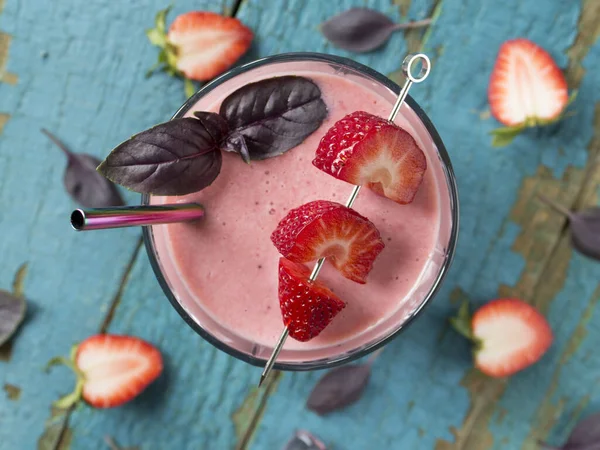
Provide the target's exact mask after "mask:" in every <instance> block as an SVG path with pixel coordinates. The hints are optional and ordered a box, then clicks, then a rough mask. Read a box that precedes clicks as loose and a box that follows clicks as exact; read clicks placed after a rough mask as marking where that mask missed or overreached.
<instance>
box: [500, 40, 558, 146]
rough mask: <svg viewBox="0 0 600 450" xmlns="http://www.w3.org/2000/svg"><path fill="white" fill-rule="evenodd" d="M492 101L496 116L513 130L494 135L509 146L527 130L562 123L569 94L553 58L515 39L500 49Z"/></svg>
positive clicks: (532, 44) (508, 129)
mask: <svg viewBox="0 0 600 450" xmlns="http://www.w3.org/2000/svg"><path fill="white" fill-rule="evenodd" d="M488 100H489V103H490V109H491V112H492V115H493V116H494V117H495V118H496V119H497V120H498V121H499V122H501V123H503V124H504V125H506V126H507V127H509V128H505V129H500V130H497V131H495V132H494V134H496V136H497V139H501V138H503V139H505V140H507V142H506V143H508V142H510V140H512V138H514V137H515V136H516V135H517V134H518V133H519V132H520V131H522V130H523V129H524V128H526V127H533V126H539V125H545V124H548V123H551V122H553V121H555V120H558V119H559V118H560V116H561V113H562V112H563V110H564V109H565V107H566V106H567V104H568V102H569V94H568V88H567V82H566V80H565V77H564V75H563V73H562V71H561V70H560V68H559V67H558V66H557V65H556V63H555V62H554V60H553V59H552V56H550V54H549V53H548V52H546V51H545V50H544V49H543V48H541V47H540V46H538V45H536V44H535V43H533V42H531V41H529V40H527V39H514V40H511V41H506V42H505V43H504V44H502V46H501V47H500V51H499V52H498V57H497V59H496V64H495V65H494V69H493V71H492V76H491V78H490V84H489V87H488ZM501 142H502V143H505V142H504V141H501Z"/></svg>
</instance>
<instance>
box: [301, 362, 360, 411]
mask: <svg viewBox="0 0 600 450" xmlns="http://www.w3.org/2000/svg"><path fill="white" fill-rule="evenodd" d="M370 376H371V365H370V364H369V363H367V364H355V365H351V366H342V367H338V368H336V369H332V370H331V371H329V372H328V373H326V374H325V375H324V376H323V377H322V378H321V379H320V380H319V381H318V382H317V384H316V386H315V387H314V389H313V391H312V392H311V393H310V396H309V397H308V400H307V401H306V407H307V408H308V409H310V410H311V411H314V412H316V413H317V414H319V415H324V414H328V413H330V412H332V411H336V410H338V409H342V408H345V407H346V406H349V405H351V404H352V403H354V402H356V401H357V400H358V399H359V398H360V397H361V396H362V393H363V391H364V389H365V387H366V386H367V383H368V382H369V377H370Z"/></svg>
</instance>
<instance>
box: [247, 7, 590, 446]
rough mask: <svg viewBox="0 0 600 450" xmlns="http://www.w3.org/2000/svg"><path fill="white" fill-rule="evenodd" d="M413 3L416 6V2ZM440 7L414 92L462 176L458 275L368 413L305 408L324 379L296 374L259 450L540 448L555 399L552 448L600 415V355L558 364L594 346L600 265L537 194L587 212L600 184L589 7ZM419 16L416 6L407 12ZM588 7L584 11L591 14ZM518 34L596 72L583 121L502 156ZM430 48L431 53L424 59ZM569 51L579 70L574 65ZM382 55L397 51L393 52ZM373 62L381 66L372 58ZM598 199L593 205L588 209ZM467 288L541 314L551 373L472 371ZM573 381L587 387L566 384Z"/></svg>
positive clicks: (382, 365)
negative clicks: (298, 446) (460, 302)
mask: <svg viewBox="0 0 600 450" xmlns="http://www.w3.org/2000/svg"><path fill="white" fill-rule="evenodd" d="M256 3H258V2H253V1H247V2H245V3H244V6H243V7H242V8H241V10H240V17H254V14H256V13H253V12H252V11H251V10H252V9H259V7H258V6H256ZM334 3H335V4H334ZM402 3H403V6H404V7H406V3H407V2H402ZM261 5H262V6H261V7H263V8H264V3H262V2H261ZM328 5H329V7H330V8H332V10H328V9H327V8H326V7H325V6H323V7H322V8H320V9H319V10H318V11H319V12H318V14H321V15H323V16H328V15H332V14H333V13H335V12H339V11H340V10H342V9H344V8H346V7H348V6H349V5H348V2H328ZM438 6H439V7H440V8H441V15H440V17H439V19H438V20H437V23H436V25H435V26H434V27H433V29H432V31H431V33H430V35H429V36H427V38H428V40H427V42H426V43H425V46H424V48H425V49H426V51H428V52H429V53H430V54H432V55H433V59H434V66H433V71H432V75H431V77H430V79H429V80H428V81H427V82H426V83H424V84H423V85H422V86H419V87H418V88H417V89H415V90H414V91H413V93H414V97H415V98H416V99H417V100H418V101H419V102H420V103H421V104H422V105H423V106H424V108H425V110H426V111H427V112H428V113H429V114H430V116H431V117H432V119H433V121H434V123H435V124H436V126H437V128H438V130H439V131H440V134H441V135H442V138H443V139H444V141H445V143H446V146H447V147H448V149H449V152H450V154H451V156H452V158H453V162H454V167H455V170H456V172H457V177H458V183H459V190H460V193H461V206H462V212H461V234H462V237H461V239H460V243H459V249H458V253H457V257H456V260H455V264H454V267H453V269H452V270H451V273H450V276H449V279H448V280H447V281H446V283H445V286H444V289H443V290H442V293H441V294H440V295H439V296H438V299H437V301H436V302H434V304H433V305H432V306H431V307H430V308H429V309H428V310H427V311H426V313H425V314H424V315H423V317H421V318H420V319H419V321H418V322H416V323H415V324H414V325H413V326H412V327H411V328H410V329H409V330H407V332H406V333H404V335H403V336H401V337H400V338H399V339H398V340H397V341H395V342H393V343H392V344H390V345H389V346H388V348H387V349H386V351H385V352H384V355H383V356H382V357H381V361H380V362H378V364H377V365H376V367H375V373H374V375H373V380H372V383H371V384H370V386H369V388H368V393H367V395H365V397H364V398H363V399H362V400H361V402H360V403H359V404H358V405H356V406H355V407H352V408H350V409H348V410H347V411H344V412H343V413H340V414H335V415H332V416H331V417H327V418H320V417H317V416H315V415H314V414H312V413H310V412H308V411H306V409H304V407H303V403H304V401H305V399H306V398H307V396H308V393H309V392H310V389H311V388H312V386H313V385H314V382H315V380H316V379H317V377H318V374H294V375H289V374H285V375H284V377H283V379H282V381H281V383H280V386H279V389H278V391H277V393H276V394H275V396H273V398H272V399H271V400H270V401H269V403H268V404H267V410H266V412H265V414H264V418H263V420H262V421H261V422H260V425H259V428H258V430H257V434H256V437H255V441H254V446H251V448H256V449H262V448H275V447H276V446H277V445H278V443H280V442H283V441H284V440H285V438H286V437H287V436H288V435H289V434H291V433H292V431H293V429H294V428H297V427H303V428H308V429H310V430H312V431H314V432H316V433H317V434H319V435H320V436H321V437H322V438H323V439H325V440H326V441H327V442H330V443H333V444H335V446H339V447H342V448H419V449H421V448H424V449H427V448H434V447H437V448H440V449H470V450H476V449H489V448H520V447H524V448H531V443H532V442H533V441H534V439H535V438H537V437H545V436H546V435H548V432H549V429H545V430H542V429H540V428H539V427H538V425H537V424H538V422H540V421H541V418H542V417H544V416H547V415H548V414H549V413H550V414H554V413H556V408H554V405H555V403H556V399H555V398H554V397H555V396H558V397H560V398H565V399H568V400H565V401H563V403H562V404H563V408H562V409H561V411H560V412H563V413H565V416H561V417H562V420H563V421H564V423H563V424H562V428H561V424H560V423H558V422H556V418H553V421H552V422H551V423H550V428H551V429H552V430H553V433H552V434H551V435H550V436H549V439H551V440H553V441H555V442H557V443H559V442H560V439H561V437H564V435H565V433H566V432H567V429H566V424H568V423H571V422H570V421H571V420H572V419H573V415H574V414H575V413H581V412H582V407H581V405H582V403H581V402H582V399H584V398H585V399H587V400H586V402H587V408H588V410H590V409H592V408H594V406H595V407H596V409H597V408H598V407H599V406H600V394H598V392H597V391H595V390H594V388H593V386H595V383H596V381H595V380H596V378H595V377H596V376H597V374H598V373H599V372H600V360H598V359H597V358H594V356H593V355H587V356H586V359H585V360H586V364H587V365H586V369H585V370H583V368H582V367H579V369H578V370H577V369H576V368H575V366H572V367H571V368H570V370H568V369H567V370H565V369H562V371H561V372H560V373H559V374H558V375H554V373H555V370H556V369H555V368H556V367H557V366H558V364H559V362H560V355H561V354H570V355H571V356H570V357H569V361H574V360H581V359H582V358H584V355H586V353H585V350H584V349H583V347H584V346H585V343H589V344H588V345H593V342H594V337H593V334H594V327H593V326H592V325H591V324H593V318H592V319H591V320H589V319H588V320H589V322H586V319H585V318H586V317H590V316H591V317H593V315H594V312H592V311H595V310H594V306H595V304H596V300H595V298H594V291H595V289H596V287H597V280H598V279H600V267H599V266H598V265H597V264H596V265H595V264H593V263H590V262H589V261H588V260H586V259H585V258H583V257H581V256H579V255H572V253H571V251H570V249H569V247H568V245H567V243H568V235H566V234H565V221H564V218H561V217H559V216H556V215H553V214H552V213H551V212H550V211H548V210H547V208H545V207H544V206H542V205H541V204H540V203H539V202H538V201H537V200H536V198H535V193H536V192H544V193H545V194H546V195H552V196H554V197H555V198H557V199H558V200H559V201H564V202H565V204H567V205H578V206H581V205H582V204H581V203H579V202H578V199H579V198H580V193H581V192H582V190H583V189H588V190H589V189H596V186H597V182H598V180H597V179H594V180H592V181H586V180H590V176H588V175H586V174H587V173H588V172H589V171H590V170H591V169H590V167H591V166H592V164H593V161H594V159H595V155H594V154H590V151H588V150H587V147H588V145H589V144H590V142H591V140H592V137H593V133H594V125H595V120H594V104H595V102H597V101H598V94H597V92H596V90H595V89H594V88H593V86H594V85H595V84H596V83H597V82H598V80H597V79H596V75H595V74H594V75H591V71H592V70H593V69H592V67H598V65H599V64H600V59H599V58H598V56H597V53H598V45H597V43H596V39H595V38H593V37H590V36H589V33H590V29H589V28H590V27H591V25H588V26H587V27H586V28H585V29H582V28H581V25H580V23H582V22H586V21H585V20H583V19H581V20H580V16H581V10H582V8H581V5H580V4H578V3H576V2H570V3H569V4H565V3H560V2H548V3H547V5H546V7H545V9H544V10H543V11H540V10H539V9H538V8H536V7H535V4H534V2H518V1H516V0H515V1H508V2H506V4H504V5H503V6H502V8H501V9H500V8H499V7H498V5H497V4H493V3H492V2H479V1H466V2H458V1H449V0H446V1H443V2H440V3H438ZM415 7H417V5H416V4H415V2H411V3H410V9H413V8H415ZM431 7H432V5H425V6H421V7H420V8H419V9H421V10H431ZM244 8H247V9H244ZM306 8H307V9H309V6H307V7H306ZM590 8H591V7H590V5H589V4H587V5H586V11H587V12H586V14H589V11H590ZM515 11H516V12H517V13H515ZM311 13H312V14H316V13H315V12H314V11H312V12H310V13H309V12H306V13H305V12H304V11H303V12H302V13H300V12H299V11H296V12H295V15H294V16H295V17H298V16H301V17H303V16H305V14H306V15H309V14H311ZM408 15H409V16H410V12H409V14H408ZM287 16H288V14H286V13H283V12H282V13H281V15H280V16H279V17H274V16H273V15H270V16H269V20H270V22H272V23H277V24H280V23H281V22H284V21H285V20H288V19H286V17H287ZM581 17H586V16H581ZM411 18H413V17H411ZM414 18H418V17H414ZM587 22H588V23H591V22H593V20H590V19H587ZM578 25H580V28H578ZM274 28H275V27H274ZM263 30H264V27H263ZM276 30H277V31H276V32H277V33H279V34H278V35H277V40H276V42H275V40H274V42H273V44H272V45H273V46H276V45H282V44H281V43H282V42H286V39H287V40H290V42H291V45H292V46H295V45H296V46H297V45H298V44H295V42H298V41H300V42H302V41H301V40H299V38H298V31H297V30H294V31H292V30H289V32H286V31H285V30H288V28H286V27H281V28H280V27H279V26H277V28H276ZM282 30H284V31H283V32H282ZM267 32H268V31H267ZM282 33H283V34H282ZM518 36H526V37H529V38H530V39H533V40H535V41H536V42H538V43H539V44H541V45H542V46H544V47H545V48H547V49H548V50H549V51H550V52H551V53H552V54H553V55H554V56H555V58H556V59H557V61H558V62H559V64H561V65H563V66H566V65H567V64H569V63H570V65H571V66H572V67H575V66H577V65H581V67H583V68H585V69H586V70H585V76H584V77H580V78H581V80H580V81H581V85H580V89H581V90H580V97H579V100H578V101H577V102H576V104H575V105H574V109H575V110H576V111H577V118H576V119H574V118H573V119H568V120H566V121H565V122H563V123H562V124H560V125H559V126H558V127H556V128H554V129H549V130H544V131H542V132H540V133H536V132H533V133H528V134H527V135H525V136H522V137H521V138H519V139H517V140H516V141H515V143H514V144H513V145H512V146H510V147H507V148H505V149H501V150H497V149H492V148H491V146H490V138H489V136H488V135H487V132H488V131H490V130H491V129H493V128H495V127H497V126H498V124H497V123H496V122H495V121H494V120H493V119H489V118H488V119H485V118H486V116H487V117H489V114H486V110H487V96H486V90H487V81H488V78H489V75H490V71H491V67H492V65H493V62H494V59H495V54H496V52H497V49H498V47H499V45H500V44H501V43H502V41H504V40H506V39H509V38H514V37H518ZM592 36H593V35H592ZM310 39H317V37H316V36H311V38H310ZM292 40H295V41H294V42H292ZM578 42H584V43H585V45H579V46H578V44H577V43H578ZM590 46H592V48H591V49H590ZM264 47H267V48H268V44H264ZM419 47H422V44H421V45H420V46H419V45H415V46H414V47H413V49H414V48H419ZM312 48H314V46H313V47H312ZM574 49H575V50H574ZM569 50H570V52H569V55H570V57H571V61H569V60H568V59H567V55H566V53H567V52H568V51H569ZM384 54H385V55H389V54H390V49H389V47H388V48H387V49H385V50H384ZM370 57H377V56H376V54H374V55H370V56H366V57H364V58H365V59H367V58H370ZM577 58H582V60H577ZM388 59H389V57H388ZM386 62H387V60H386V61H385V62H381V63H378V62H376V63H375V67H376V68H378V69H379V70H384V71H385V70H386V69H383V67H384V66H386ZM377 64H379V65H377ZM386 67H387V66H386ZM575 79H576V78H575V75H574V76H573V80H572V81H574V80H575ZM573 84H576V83H573ZM588 185H592V186H594V188H590V187H587V188H586V186H588ZM594 201H595V199H594V198H593V197H589V198H588V199H587V202H586V203H585V204H590V203H592V202H594ZM457 288H458V289H460V290H462V291H463V292H466V293H467V295H468V296H469V297H470V298H471V299H472V301H473V302H474V303H476V304H481V303H483V302H485V301H487V300H489V299H491V298H494V297H496V296H497V295H509V294H510V295H518V296H520V297H522V298H524V299H525V300H528V301H530V302H532V303H534V304H537V305H538V306H540V308H541V309H542V310H544V311H546V312H547V314H548V315H549V318H550V321H551V323H552V325H553V327H554V328H555V330H556V333H557V338H556V344H555V346H554V348H553V349H552V351H551V352H550V353H549V354H548V355H547V356H546V358H544V360H543V361H542V362H541V363H540V364H538V365H537V366H535V367H533V368H532V369H530V370H528V371H526V372H523V373H521V374H519V375H517V376H515V377H513V378H512V379H511V380H509V381H498V380H489V379H487V378H485V377H483V376H481V375H479V374H477V373H475V372H473V371H471V370H469V368H468V367H469V356H468V355H469V354H468V352H467V347H466V345H465V344H464V343H463V342H462V341H461V340H460V338H458V337H457V336H455V335H453V334H451V333H445V327H446V325H445V318H446V317H447V316H448V315H449V314H450V312H451V310H452V309H453V308H454V307H453V306H451V304H450V303H449V302H448V301H447V299H448V298H449V293H450V292H451V291H453V290H455V289H457ZM575 298H576V299H575ZM588 323H589V324H590V325H587V324H588ZM588 327H592V329H591V330H590V329H589V328H588ZM582 329H586V330H588V331H587V333H588V337H587V338H586V339H585V340H581V339H579V340H576V341H577V342H578V343H579V346H578V347H576V346H574V345H573V342H574V341H573V340H574V339H575V338H574V336H581V335H582V331H581V330H582ZM596 342H597V341H596ZM567 348H570V349H573V350H572V351H571V352H567V350H566V349H567ZM565 352H567V353H565ZM563 358H564V357H563ZM563 361H564V359H563ZM554 379H556V380H560V381H553V380H554ZM575 379H577V380H578V382H577V386H576V385H575V383H574V382H571V383H569V381H567V380H575ZM553 385H554V386H555V387H554V388H553V387H552V386H553ZM556 386H560V388H559V387H556ZM590 390H591V392H590ZM583 391H585V392H583ZM281 392H283V393H285V394H281ZM547 404H549V405H550V406H546V405H547ZM552 408H554V410H552ZM551 410H552V411H551ZM358 423H360V427H358V426H356V424H358ZM555 423H556V426H554V425H555ZM546 427H547V428H548V424H546Z"/></svg>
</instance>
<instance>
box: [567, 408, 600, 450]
mask: <svg viewBox="0 0 600 450" xmlns="http://www.w3.org/2000/svg"><path fill="white" fill-rule="evenodd" d="M562 450H600V413H596V414H592V415H591V416H589V417H587V418H586V419H584V420H582V421H581V422H579V423H578V424H577V426H576V427H575V428H574V429H573V431H572V432H571V435H570V436H569V439H567V442H566V443H565V445H563V446H562Z"/></svg>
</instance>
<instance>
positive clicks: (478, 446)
mask: <svg viewBox="0 0 600 450" xmlns="http://www.w3.org/2000/svg"><path fill="white" fill-rule="evenodd" d="M506 385H507V381H506V380H503V379H494V378H489V377H487V376H485V375H484V374H482V373H481V372H479V371H478V370H476V369H471V370H470V371H469V372H468V374H467V375H466V377H465V378H464V379H463V380H462V382H461V386H463V387H465V388H466V389H467V391H468V392H469V398H470V407H469V411H468V412H467V416H466V418H465V421H464V422H463V425H462V427H461V428H460V429H456V428H454V427H453V428H451V430H450V431H451V432H452V434H453V435H454V442H448V441H445V440H441V439H438V440H437V442H436V444H435V450H458V449H467V448H468V449H469V450H486V449H489V448H491V447H492V445H493V444H494V436H493V435H492V432H491V431H490V430H489V428H488V424H489V423H490V421H491V418H492V416H493V414H494V410H495V404H496V402H497V401H498V400H499V399H500V397H502V394H503V393H504V390H505V389H506Z"/></svg>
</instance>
